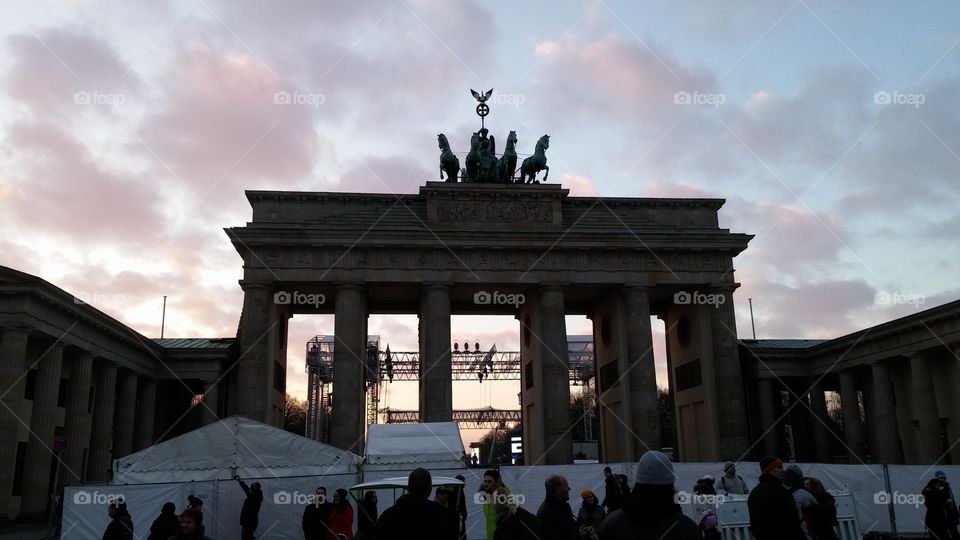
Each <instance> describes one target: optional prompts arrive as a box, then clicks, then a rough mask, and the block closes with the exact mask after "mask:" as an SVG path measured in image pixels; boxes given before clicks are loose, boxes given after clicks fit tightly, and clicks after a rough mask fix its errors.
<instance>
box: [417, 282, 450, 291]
mask: <svg viewBox="0 0 960 540" xmlns="http://www.w3.org/2000/svg"><path fill="white" fill-rule="evenodd" d="M420 288H421V289H422V290H428V289H441V290H450V289H452V288H453V283H450V282H446V281H431V282H426V283H421V284H420Z"/></svg>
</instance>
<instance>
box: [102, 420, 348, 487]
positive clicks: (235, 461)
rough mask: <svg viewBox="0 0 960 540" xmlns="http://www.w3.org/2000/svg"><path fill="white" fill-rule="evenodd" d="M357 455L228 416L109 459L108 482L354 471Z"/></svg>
mask: <svg viewBox="0 0 960 540" xmlns="http://www.w3.org/2000/svg"><path fill="white" fill-rule="evenodd" d="M360 462H361V458H360V456H358V455H356V454H353V453H351V452H347V451H345V450H341V449H339V448H336V447H333V446H330V445H327V444H323V443H320V442H317V441H314V440H311V439H307V438H305V437H301V436H300V435H296V434H293V433H290V432H289V431H284V430H282V429H279V428H275V427H273V426H269V425H267V424H263V423H260V422H257V421H255V420H251V419H249V418H246V417H244V416H231V417H229V418H224V419H222V420H219V421H217V422H214V423H212V424H207V425H206V426H203V427H202V428H199V429H195V430H193V431H191V432H189V433H185V434H183V435H181V436H179V437H176V438H173V439H170V440H169V441H165V442H162V443H160V444H157V445H154V446H151V447H149V448H146V449H144V450H141V451H139V452H136V453H133V454H130V455H128V456H125V457H122V458H120V459H117V460H114V462H113V473H114V474H113V482H112V483H113V484H114V485H119V484H154V483H162V482H190V481H200V480H214V479H219V480H230V479H232V478H233V477H234V476H235V475H239V476H241V477H243V478H270V477H273V478H276V477H286V476H319V475H333V474H350V473H356V472H357V470H358V466H359V464H360Z"/></svg>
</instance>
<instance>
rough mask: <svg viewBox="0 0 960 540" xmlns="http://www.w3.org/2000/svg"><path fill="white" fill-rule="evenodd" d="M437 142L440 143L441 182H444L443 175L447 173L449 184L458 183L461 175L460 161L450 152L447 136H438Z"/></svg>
mask: <svg viewBox="0 0 960 540" xmlns="http://www.w3.org/2000/svg"><path fill="white" fill-rule="evenodd" d="M437 140H438V141H439V143H440V180H443V173H447V182H456V181H457V175H458V174H459V173H460V160H459V159H457V156H455V155H453V152H452V151H451V150H450V143H449V142H448V141H447V136H446V135H444V134H443V133H441V134H439V135H437Z"/></svg>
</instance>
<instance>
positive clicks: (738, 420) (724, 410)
mask: <svg viewBox="0 0 960 540" xmlns="http://www.w3.org/2000/svg"><path fill="white" fill-rule="evenodd" d="M711 292H712V293H713V294H716V295H717V297H718V299H719V298H723V299H724V300H723V302H722V303H718V304H717V305H716V306H714V307H712V308H707V310H708V311H709V312H710V327H711V333H712V336H713V369H714V375H715V378H716V380H715V381H714V382H713V384H714V385H715V386H714V387H715V388H716V396H717V397H716V399H717V403H716V406H717V412H718V414H717V417H718V418H719V426H718V428H719V429H718V430H717V433H718V434H719V436H720V445H719V446H720V459H724V460H728V459H732V460H736V459H740V458H741V457H742V456H743V455H744V453H745V452H746V451H747V449H748V448H749V447H750V442H749V430H748V428H747V406H746V400H745V397H744V393H743V375H742V373H741V371H740V356H739V353H738V351H737V319H736V315H735V313H734V311H733V288H732V287H714V288H712V289H711Z"/></svg>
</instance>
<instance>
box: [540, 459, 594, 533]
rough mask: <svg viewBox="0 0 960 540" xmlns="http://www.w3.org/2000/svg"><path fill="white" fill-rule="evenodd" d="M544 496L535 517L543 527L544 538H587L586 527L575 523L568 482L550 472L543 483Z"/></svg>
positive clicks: (587, 531)
mask: <svg viewBox="0 0 960 540" xmlns="http://www.w3.org/2000/svg"><path fill="white" fill-rule="evenodd" d="M543 487H544V489H545V491H546V497H545V498H544V500H543V504H541V505H540V509H539V510H537V519H539V520H540V526H541V527H542V528H543V534H544V535H545V538H549V539H550V540H577V539H578V538H589V537H590V532H589V530H588V529H587V528H586V527H580V526H578V525H577V520H576V518H574V517H573V510H572V509H571V508H570V502H569V501H570V483H569V482H567V479H566V478H564V477H563V476H560V475H559V474H551V475H550V476H548V477H547V479H546V481H545V482H544V483H543Z"/></svg>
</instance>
